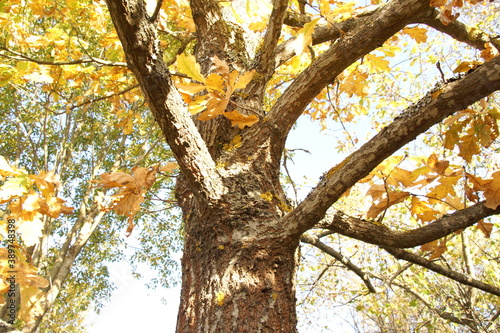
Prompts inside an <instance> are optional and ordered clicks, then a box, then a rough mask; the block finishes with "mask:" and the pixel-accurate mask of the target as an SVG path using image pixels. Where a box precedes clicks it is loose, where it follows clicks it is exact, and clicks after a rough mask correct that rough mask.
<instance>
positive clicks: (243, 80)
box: [233, 70, 255, 90]
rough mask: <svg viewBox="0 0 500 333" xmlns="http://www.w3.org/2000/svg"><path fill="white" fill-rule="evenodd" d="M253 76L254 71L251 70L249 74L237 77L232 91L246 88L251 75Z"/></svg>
mask: <svg viewBox="0 0 500 333" xmlns="http://www.w3.org/2000/svg"><path fill="white" fill-rule="evenodd" d="M254 74H255V70H251V71H249V72H245V73H243V75H240V76H238V80H237V81H236V83H235V84H234V87H233V89H234V90H236V89H243V88H245V87H246V86H247V84H248V83H250V81H252V78H253V75H254Z"/></svg>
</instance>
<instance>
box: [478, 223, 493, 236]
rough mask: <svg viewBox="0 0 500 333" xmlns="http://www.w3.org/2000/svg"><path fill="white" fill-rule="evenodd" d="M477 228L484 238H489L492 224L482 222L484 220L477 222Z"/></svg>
mask: <svg viewBox="0 0 500 333" xmlns="http://www.w3.org/2000/svg"><path fill="white" fill-rule="evenodd" d="M477 228H478V229H479V230H481V231H482V232H483V234H484V237H486V238H490V236H491V231H492V230H493V223H489V222H484V220H480V221H479V222H477Z"/></svg>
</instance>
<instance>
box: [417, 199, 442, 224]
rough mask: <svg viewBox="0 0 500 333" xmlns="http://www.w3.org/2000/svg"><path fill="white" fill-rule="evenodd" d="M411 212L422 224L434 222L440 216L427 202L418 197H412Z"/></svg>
mask: <svg viewBox="0 0 500 333" xmlns="http://www.w3.org/2000/svg"><path fill="white" fill-rule="evenodd" d="M410 211H411V212H412V214H413V215H415V216H416V217H417V218H418V219H419V220H420V221H422V222H429V221H433V220H434V219H435V218H436V216H438V215H439V214H440V213H439V212H438V211H436V210H434V209H432V208H431V207H429V204H428V203H427V202H425V201H422V200H420V199H419V198H418V197H416V196H412V198H411V203H410Z"/></svg>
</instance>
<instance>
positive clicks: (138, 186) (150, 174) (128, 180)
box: [92, 164, 160, 236]
mask: <svg viewBox="0 0 500 333" xmlns="http://www.w3.org/2000/svg"><path fill="white" fill-rule="evenodd" d="M159 167H160V165H159V164H156V165H154V166H152V167H150V168H142V167H136V168H133V169H132V174H127V173H125V172H111V173H109V172H106V173H103V174H102V175H100V177H101V180H93V181H92V182H93V183H96V184H97V185H96V186H100V187H103V188H114V187H118V188H119V190H118V192H117V193H116V194H114V195H112V196H111V198H112V199H113V204H112V207H111V208H112V209H113V210H114V211H115V213H116V214H118V215H123V216H127V217H128V220H127V221H128V227H127V231H126V236H130V234H131V233H132V230H133V228H134V223H133V220H134V217H135V215H136V214H137V213H138V212H139V211H140V210H141V203H142V202H143V201H144V195H145V194H146V193H147V191H148V190H149V189H150V188H151V186H153V184H154V182H155V181H156V173H157V172H158V170H159Z"/></svg>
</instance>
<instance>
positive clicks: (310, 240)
mask: <svg viewBox="0 0 500 333" xmlns="http://www.w3.org/2000/svg"><path fill="white" fill-rule="evenodd" d="M300 240H301V241H302V242H304V243H307V244H310V245H312V246H314V247H316V248H318V249H320V250H321V251H323V252H325V253H326V254H328V255H330V256H332V257H334V258H335V259H337V260H338V261H340V262H341V263H342V264H343V265H344V266H345V267H347V269H349V270H351V271H352V272H353V273H354V274H356V275H357V276H359V277H360V278H361V280H363V283H364V284H365V285H366V287H367V288H368V290H370V292H372V293H376V292H377V290H376V289H375V287H374V286H373V285H372V283H371V281H370V279H369V278H368V275H367V274H366V273H365V272H363V270H361V268H359V267H358V266H356V265H354V264H353V263H352V262H351V261H350V260H349V258H347V257H345V256H344V255H342V253H339V252H337V251H335V250H334V249H332V248H331V247H329V246H328V245H326V244H325V243H323V242H322V241H320V240H319V239H318V237H315V236H311V235H302V237H301V238H300Z"/></svg>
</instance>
